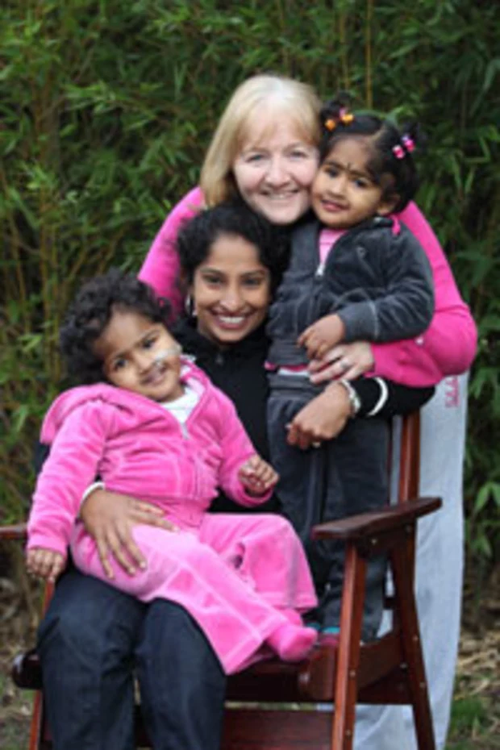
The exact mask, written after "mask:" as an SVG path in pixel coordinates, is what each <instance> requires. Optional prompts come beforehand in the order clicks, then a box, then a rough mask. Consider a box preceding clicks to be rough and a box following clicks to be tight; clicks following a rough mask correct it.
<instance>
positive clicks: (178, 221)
mask: <svg viewBox="0 0 500 750" xmlns="http://www.w3.org/2000/svg"><path fill="white" fill-rule="evenodd" d="M202 205H203V195H202V192H201V190H200V188H198V187H196V188H194V189H193V190H191V191H190V192H189V193H187V195H185V196H184V198H183V199H182V200H181V201H180V202H179V203H178V204H177V205H176V206H175V207H174V208H173V209H172V211H171V212H170V213H169V215H168V216H167V218H166V219H165V221H164V222H163V225H162V227H161V229H160V231H159V232H158V234H157V235H156V237H155V239H154V242H153V244H152V245H151V247H150V249H149V252H148V254H147V255H146V259H145V261H144V263H143V264H142V268H141V270H140V271H139V278H140V279H141V281H145V282H146V283H147V284H150V285H151V286H152V287H153V289H154V290H155V292H156V294H157V295H158V297H166V298H167V299H168V300H169V301H170V304H171V305H172V312H173V313H174V314H176V315H177V314H178V313H179V312H180V310H181V309H182V302H183V299H182V294H181V292H180V290H179V288H178V285H177V280H178V276H179V258H178V256H177V251H176V249H175V242H176V240H177V234H178V233H179V229H180V228H181V226H182V224H184V222H186V221H189V220H190V219H192V218H193V216H195V215H196V213H197V212H198V211H199V210H200V208H201V206H202Z"/></svg>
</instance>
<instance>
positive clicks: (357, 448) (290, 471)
mask: <svg viewBox="0 0 500 750" xmlns="http://www.w3.org/2000/svg"><path fill="white" fill-rule="evenodd" d="M270 382H271V396H270V398H269V400H268V405H267V409H268V411H267V414H268V430H269V444H270V446H271V463H272V464H273V466H274V468H275V469H276V471H277V472H278V473H279V475H280V481H279V484H278V488H277V489H278V495H279V498H280V501H281V506H282V510H283V514H284V515H285V516H286V517H287V518H288V519H289V520H290V522H291V523H292V525H293V527H294V529H295V531H296V532H297V534H298V535H299V537H300V538H301V540H302V542H303V544H304V547H305V549H306V552H307V557H308V560H309V565H310V566H311V571H312V574H313V578H314V582H315V585H316V590H317V593H318V598H319V600H320V606H319V608H318V612H317V615H318V617H317V619H318V620H319V621H320V622H321V623H322V624H323V626H326V627H329V626H337V627H338V625H339V623H340V608H341V595H342V585H343V578H344V545H343V544H341V543H340V542H330V541H328V542H326V541H322V542H312V541H311V539H310V534H311V529H312V527H313V526H314V525H316V524H319V523H323V522H325V521H332V520H337V519H339V518H347V517H348V516H353V515H356V514H357V513H364V512H365V511H369V510H376V509H377V508H380V507H382V506H383V505H385V504H386V503H388V502H389V489H388V471H387V457H388V438H389V427H388V424H387V423H386V422H385V421H384V420H380V419H376V418H373V419H363V418H361V419H351V420H349V421H348V423H347V424H346V426H345V428H344V429H343V430H342V432H341V433H340V434H339V435H338V436H337V437H336V438H335V439H333V440H328V441H325V442H324V443H322V445H321V447H319V448H310V449H309V450H301V449H300V448H296V447H294V446H290V445H288V443H287V442H286V425H288V424H289V423H290V422H291V421H292V420H293V418H294V417H295V415H296V414H297V413H298V412H299V411H300V409H302V408H303V407H304V406H305V405H306V404H307V403H308V402H309V401H310V400H311V398H312V397H314V396H316V395H317V394H318V390H317V389H315V388H314V387H313V386H310V385H309V384H308V383H307V381H306V382H304V380H303V379H302V378H299V377H288V376H282V375H281V376H280V375H274V376H272V377H271V379H270ZM385 572H386V560H385V558H383V557H378V558H371V559H370V561H369V563H368V566H367V581H366V598H365V609H364V617H363V639H364V640H367V641H368V640H371V639H372V638H374V637H375V635H376V633H377V631H378V628H379V625H380V621H381V618H382V612H383V592H384V583H385Z"/></svg>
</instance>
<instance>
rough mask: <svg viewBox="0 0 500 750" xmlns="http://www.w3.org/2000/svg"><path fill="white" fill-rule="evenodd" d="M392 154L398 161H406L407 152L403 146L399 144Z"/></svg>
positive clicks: (393, 148)
mask: <svg viewBox="0 0 500 750" xmlns="http://www.w3.org/2000/svg"><path fill="white" fill-rule="evenodd" d="M392 153H393V154H394V156H395V157H396V159H404V158H405V152H404V149H403V147H402V146H400V145H399V144H398V145H397V146H393V147H392Z"/></svg>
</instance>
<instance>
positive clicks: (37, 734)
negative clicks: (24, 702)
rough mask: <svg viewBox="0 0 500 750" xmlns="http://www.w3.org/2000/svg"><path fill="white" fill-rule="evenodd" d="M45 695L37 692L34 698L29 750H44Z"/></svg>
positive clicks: (39, 691)
mask: <svg viewBox="0 0 500 750" xmlns="http://www.w3.org/2000/svg"><path fill="white" fill-rule="evenodd" d="M42 730H43V695H42V691H41V690H37V691H36V693H35V697H34V698H33V713H32V715H31V726H30V740H29V750H42V749H43V738H42Z"/></svg>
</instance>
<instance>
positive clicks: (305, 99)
mask: <svg viewBox="0 0 500 750" xmlns="http://www.w3.org/2000/svg"><path fill="white" fill-rule="evenodd" d="M265 106H267V107H271V108H275V109H276V110H279V111H280V112H285V114H286V115H287V116H289V117H290V119H291V120H292V121H293V122H294V123H295V124H296V126H297V128H298V131H299V132H300V134H301V137H302V138H304V140H305V141H306V142H307V143H310V144H311V145H314V146H316V145H317V144H318V143H319V137H320V121H319V112H320V108H321V103H320V101H319V99H318V97H317V95H316V93H315V92H314V89H313V88H312V87H311V86H308V85H307V84H305V83H301V82H300V81H295V80H293V79H292V78H286V77H285V76H279V75H273V74H266V75H256V76H252V78H248V79H247V80H246V81H244V82H243V83H242V84H240V86H238V88H237V89H236V91H235V92H234V94H233V95H232V97H231V99H230V100H229V103H228V104H227V106H226V109H225V110H224V112H223V114H222V117H221V119H220V120H219V124H218V126H217V129H216V131H215V133H214V136H213V138H212V141H211V143H210V146H209V148H208V151H207V155H206V157H205V161H204V162H203V167H202V170H201V179H200V184H201V189H202V191H203V195H204V197H205V203H206V205H207V206H216V205H217V204H218V203H221V202H222V201H224V200H227V199H228V198H232V197H234V196H235V195H237V192H238V191H237V188H236V183H235V181H234V177H233V172H232V168H233V164H234V161H235V159H236V158H237V156H238V154H239V153H240V151H241V149H242V147H243V144H244V142H245V140H246V137H247V134H248V130H249V127H250V123H251V121H252V118H253V115H254V114H258V113H259V110H261V109H263V108H264V107H265Z"/></svg>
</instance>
